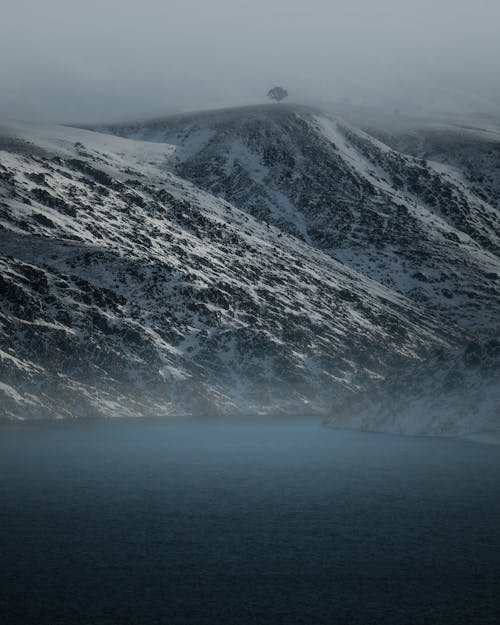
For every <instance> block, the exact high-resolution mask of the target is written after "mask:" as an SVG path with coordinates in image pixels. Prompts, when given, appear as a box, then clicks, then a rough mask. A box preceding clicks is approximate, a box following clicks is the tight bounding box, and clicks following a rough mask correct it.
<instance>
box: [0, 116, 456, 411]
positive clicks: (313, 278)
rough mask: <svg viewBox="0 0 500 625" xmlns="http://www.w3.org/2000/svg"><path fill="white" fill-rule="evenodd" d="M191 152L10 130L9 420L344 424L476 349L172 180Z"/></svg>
mask: <svg viewBox="0 0 500 625" xmlns="http://www.w3.org/2000/svg"><path fill="white" fill-rule="evenodd" d="M176 152H177V148H176V147H175V146H172V145H170V144H163V143H149V142H145V141H138V140H129V139H122V138H117V137H113V136H109V135H104V134H100V133H96V132H91V131H86V130H77V129H72V128H65V127H57V126H56V127H37V126H29V125H12V124H11V125H8V126H5V127H2V128H1V129H0V250H1V257H0V263H1V270H0V292H1V296H2V297H1V308H0V381H1V386H0V397H1V398H2V399H1V404H0V411H1V414H2V416H3V417H7V418H28V417H63V416H65V417H77V416H97V415H106V416H112V415H115V416H119V415H144V414H158V415H159V414H186V413H189V414H223V413H250V414H256V413H264V414H267V413H276V412H286V413H308V414H311V413H318V414H324V415H326V414H328V412H329V409H330V406H331V405H332V402H334V401H337V400H338V399H339V398H341V397H344V396H346V395H347V394H348V393H350V392H351V391H352V390H353V389H357V388H362V387H363V385H365V384H366V383H367V380H369V379H370V378H373V377H376V376H383V375H385V374H386V373H387V372H389V371H391V370H393V369H394V368H396V367H398V366H401V365H402V363H405V362H408V361H415V360H419V359H421V358H423V357H425V356H427V355H430V354H431V353H433V352H434V350H435V349H436V348H437V347H439V348H442V349H447V348H450V347H452V346H455V345H459V344H461V343H463V341H464V340H465V339H466V332H464V331H463V330H462V329H461V328H459V327H458V326H457V325H456V324H453V323H452V322H450V321H449V319H447V318H443V317H440V316H439V315H436V314H435V313H434V312H433V311H429V310H428V309H427V308H426V307H423V306H421V305H419V304H418V303H416V302H415V301H413V300H411V299H408V298H407V297H405V296H404V295H402V294H400V293H396V292H394V291H393V290H391V289H390V288H387V287H386V286H383V285H382V284H380V283H379V282H377V281H374V280H372V279H371V278H369V277H367V276H365V275H362V274H360V273H358V272H356V271H354V270H353V269H350V268H349V267H348V266H346V265H343V264H342V263H339V262H338V261H336V260H335V259H334V258H332V256H331V255H330V254H328V253H326V252H325V251H324V250H322V249H320V248H319V246H312V245H310V244H309V243H308V242H307V241H306V240H305V238H304V237H298V238H297V237H294V236H293V235H291V234H290V233H289V232H287V231H286V229H283V230H282V229H279V228H278V227H275V226H273V225H270V224H269V223H265V222H263V221H262V220H259V219H257V218H256V217H254V216H252V215H249V214H248V211H246V210H242V209H241V208H239V207H236V206H234V205H232V204H229V203H227V202H225V201H223V200H221V199H217V198H215V197H214V196H213V195H211V194H208V193H206V192H204V191H202V190H200V189H199V188H197V187H195V186H193V185H192V184H190V183H189V182H186V181H185V180H183V179H181V178H179V177H178V176H177V175H175V174H173V173H171V172H170V171H168V168H167V167H165V164H166V163H170V162H171V159H172V158H174V157H175V153H176Z"/></svg>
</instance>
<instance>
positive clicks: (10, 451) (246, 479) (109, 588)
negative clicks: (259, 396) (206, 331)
mask: <svg viewBox="0 0 500 625" xmlns="http://www.w3.org/2000/svg"><path fill="white" fill-rule="evenodd" d="M499 452H500V450H499V448H498V447H494V446H487V445H480V444H475V443H464V442H457V441H452V440H441V439H424V438H420V439H419V438H399V437H391V436H384V435H377V434H365V433H356V432H339V431H334V430H327V429H324V428H321V427H320V426H318V425H316V424H315V423H312V422H301V421H290V422H287V421H281V422H273V423H267V424H266V423H263V422H259V423H236V422H235V423H230V422H225V423H219V424H215V423H213V422H194V421H188V422H173V423H166V422H160V421H144V422H141V421H136V422H122V423H101V424H99V423H94V424H88V423H87V424H65V425H39V426H38V425H37V426H35V425H32V426H24V427H3V428H2V429H0V622H1V623H2V624H3V623H5V624H6V625H17V624H18V623H19V624H21V623H22V624H23V625H28V624H31V623H36V624H37V625H40V624H41V625H45V624H47V625H48V624H50V625H58V624H64V625H72V624H87V625H94V624H101V623H102V624H106V625H108V624H116V625H125V624H134V625H136V624H137V625H151V624H162V625H180V624H182V625H187V624H189V625H191V624H193V625H205V624H214V625H225V624H227V625H229V624H230V625H246V624H259V625H275V624H276V625H277V624H283V625H295V624H299V623H301V624H302V623H303V624H305V625H306V624H307V625H317V624H322V623H325V624H328V625H333V624H347V623H349V624H351V623H353V624H354V623H359V624H372V623H373V624H384V625H391V624H393V623H398V624H399V623H401V624H404V625H411V624H412V623H415V624H417V623H418V624H422V625H435V624H438V623H443V624H445V623H446V624H447V625H450V624H454V623H464V624H465V623H467V625H471V624H475V623H477V624H478V625H479V624H480V625H487V624H489V623H495V624H496V623H498V622H500V524H499V522H500V488H499V487H500V453H499ZM2 615H3V616H2Z"/></svg>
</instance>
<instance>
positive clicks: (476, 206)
mask: <svg viewBox="0 0 500 625" xmlns="http://www.w3.org/2000/svg"><path fill="white" fill-rule="evenodd" d="M102 130H104V131H106V132H110V133H113V134H117V135H122V136H126V137H131V138H135V139H141V140H147V141H154V142H159V143H166V144H169V145H172V146H173V149H172V150H171V151H170V152H169V153H168V154H166V155H165V159H164V164H163V165H164V167H165V169H168V170H170V171H172V172H175V173H176V174H178V175H179V176H181V177H183V178H185V179H188V180H190V181H192V182H193V183H194V184H196V185H197V186H198V187H200V188H203V189H205V190H207V191H209V192H210V193H212V194H214V195H216V196H219V197H222V198H224V199H226V200H228V201H230V202H232V203H233V204H234V205H235V206H237V207H238V208H240V209H242V210H244V211H246V212H247V213H249V214H250V215H252V216H253V217H255V218H256V219H257V220H258V221H260V222H261V223H264V224H273V225H275V226H276V227H277V228H279V229H280V230H282V231H283V232H287V233H289V234H291V235H293V236H295V237H297V238H298V239H300V240H302V241H304V242H305V243H307V244H308V245H310V246H313V247H316V248H317V249H320V250H322V251H324V252H325V253H327V254H329V255H330V256H332V257H334V258H336V259H338V260H340V261H342V262H343V263H345V264H347V265H348V266H350V267H351V268H353V269H355V270H357V271H359V272H360V273H363V274H364V275H367V276H369V277H371V278H373V279H375V280H377V281H380V282H381V283H383V284H385V285H386V286H388V287H390V288H391V289H394V290H396V291H398V292H399V293H401V294H403V295H404V296H406V297H409V298H411V299H412V300H414V301H415V302H418V303H419V304H422V305H425V306H426V307H428V308H430V309H432V310H434V311H436V312H438V313H439V314H442V315H444V316H447V317H448V318H449V319H450V320H452V321H453V322H454V323H457V324H459V325H461V326H462V327H464V328H466V329H469V330H473V331H474V332H476V333H477V332H480V333H484V332H485V333H489V332H491V331H496V330H497V329H498V310H499V308H500V261H499V256H498V254H499V251H500V218H499V209H498V205H497V203H496V202H495V201H494V195H495V194H494V192H493V191H494V189H495V188H496V187H494V185H493V183H491V185H493V186H491V185H490V186H488V187H487V189H486V191H484V193H483V192H481V190H480V189H479V186H478V185H477V184H476V185H474V184H472V183H471V180H470V179H469V178H466V177H463V176H462V177H460V176H457V175H456V172H455V170H453V168H451V167H448V166H446V165H445V164H443V162H440V163H438V162H431V161H429V160H423V158H422V157H423V154H421V153H419V154H416V155H415V156H413V155H409V154H404V153H402V152H399V151H397V150H395V149H392V148H390V147H389V146H388V145H386V144H384V143H381V142H380V141H379V140H378V139H376V138H374V137H373V136H371V135H369V134H367V133H366V132H363V131H360V130H358V129H356V128H353V127H352V126H350V125H349V124H347V123H346V122H343V121H341V120H338V119H335V118H331V117H329V116H327V115H325V114H323V113H320V112H318V111H315V110H313V109H309V108H305V107H297V106H285V105H270V106H262V107H248V108H243V109H231V110H222V111H212V112H203V113H191V114H186V115H180V116H175V117H170V118H166V119H160V120H156V121H151V122H145V123H140V124H130V125H117V126H112V127H107V128H103V129H102ZM441 160H442V159H441ZM488 189H489V190H491V192H490V191H489V190H488Z"/></svg>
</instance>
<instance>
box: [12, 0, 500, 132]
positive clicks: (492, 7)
mask: <svg viewBox="0 0 500 625" xmlns="http://www.w3.org/2000/svg"><path fill="white" fill-rule="evenodd" d="M6 4H7V5H6V6H4V7H3V20H2V24H1V25H0V54H1V55H2V57H3V58H4V59H9V63H4V64H3V65H2V67H1V68H0V83H1V84H2V86H3V88H2V95H3V97H2V99H1V101H0V118H2V119H7V118H11V119H12V118H15V119H24V120H33V121H51V122H55V121H58V122H66V123H71V122H76V121H78V122H81V123H86V122H99V121H111V120H117V121H118V120H124V119H130V118H139V117H152V116H156V115H161V114H167V113H171V112H176V111H180V110H190V109H191V110H193V109H203V108H217V107H225V106H238V105H243V104H257V103H259V102H265V101H266V97H265V95H266V92H267V90H268V89H269V88H270V87H271V86H273V85H275V84H283V86H285V87H286V88H287V89H288V91H289V93H290V101H295V102H304V103H314V104H317V105H320V106H330V105H331V104H332V103H334V102H339V101H342V100H344V99H349V101H350V102H352V103H353V104H354V105H363V106H373V107H386V108H387V109H388V110H391V109H396V108H397V109H398V110H402V111H410V112H414V111H424V110H428V111H435V110H441V111H443V110H449V111H450V112H485V113H492V112H495V111H496V110H497V109H498V105H499V103H500V86H499V84H498V81H497V80H496V76H497V64H498V61H497V58H498V54H499V52H500V39H499V38H498V35H497V25H498V23H499V21H500V5H499V4H498V3H497V2H494V1H493V0H482V1H481V0H479V1H478V2H476V3H475V5H474V6H472V5H470V4H469V3H467V4H466V3H462V5H460V4H458V5H457V3H456V2H451V0H437V1H436V0H435V1H434V2H431V1H430V0H421V2H419V3H418V4H414V3H409V2H401V0H382V1H381V2H379V3H377V4H376V6H375V5H374V3H370V2H369V1H368V0H351V1H350V2H347V0H339V1H337V2H333V3H332V2H328V1H326V0H312V1H311V2H308V3H307V4H306V3H304V2H300V1H298V0H288V1H287V2H284V0H274V1H271V2H269V1H267V2H264V1H263V0H255V1H254V2H253V3H251V4H248V3H242V2H237V1H234V0H232V1H229V0H213V1H212V2H210V3H202V2H199V1H196V0H191V1H189V0H188V1H186V0H184V1H182V2H181V1H180V0H169V1H168V2H166V3H165V2H160V1H159V0H144V2H143V3H141V5H140V7H139V6H138V5H137V4H136V3H133V2H130V1H128V0H125V1H124V2H119V3H118V2H116V1H115V0H110V1H108V2H106V3H105V4H102V3H100V2H97V0H89V1H88V2H86V3H85V4H81V3H79V4H72V3H68V2H67V1H66V2H63V1H62V0H47V2H45V3H43V4H41V3H36V2H34V1H33V0H20V1H17V2H15V3H14V2H12V1H10V0H8V1H7V3H6ZM28 18H29V19H28ZM492 77H493V78H492Z"/></svg>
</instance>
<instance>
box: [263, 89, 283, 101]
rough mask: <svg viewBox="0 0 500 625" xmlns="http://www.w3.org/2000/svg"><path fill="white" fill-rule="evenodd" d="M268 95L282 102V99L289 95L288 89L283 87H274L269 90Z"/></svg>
mask: <svg viewBox="0 0 500 625" xmlns="http://www.w3.org/2000/svg"><path fill="white" fill-rule="evenodd" d="M267 97H268V98H271V100H276V102H278V103H280V102H281V100H283V99H284V98H287V97H288V91H287V90H286V89H283V87H273V88H272V89H269V91H268V92H267Z"/></svg>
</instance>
